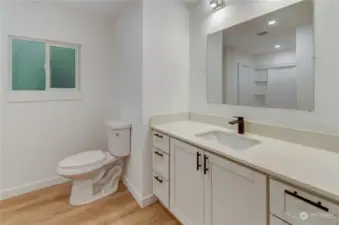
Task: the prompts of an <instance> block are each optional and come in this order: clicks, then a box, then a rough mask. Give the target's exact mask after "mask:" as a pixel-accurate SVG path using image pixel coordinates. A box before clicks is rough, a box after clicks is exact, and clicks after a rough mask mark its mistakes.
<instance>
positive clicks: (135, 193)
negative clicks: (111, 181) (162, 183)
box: [122, 176, 158, 208]
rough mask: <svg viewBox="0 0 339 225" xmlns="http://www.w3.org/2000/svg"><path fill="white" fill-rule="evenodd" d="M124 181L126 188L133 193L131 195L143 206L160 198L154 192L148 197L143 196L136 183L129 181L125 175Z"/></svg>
mask: <svg viewBox="0 0 339 225" xmlns="http://www.w3.org/2000/svg"><path fill="white" fill-rule="evenodd" d="M122 182H123V183H124V184H125V186H126V188H127V189H128V191H129V192H130V193H131V195H132V196H133V198H134V199H135V200H136V201H137V203H138V204H139V205H140V207H141V208H144V207H146V206H149V205H151V204H153V203H154V202H156V201H157V200H158V198H157V197H156V196H155V195H154V194H150V195H148V196H146V197H141V195H140V193H139V192H138V191H137V190H136V188H135V187H134V185H133V184H132V183H131V182H130V181H129V179H128V178H127V177H125V176H124V177H123V178H122Z"/></svg>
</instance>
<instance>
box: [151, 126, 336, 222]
mask: <svg viewBox="0 0 339 225" xmlns="http://www.w3.org/2000/svg"><path fill="white" fill-rule="evenodd" d="M152 129H153V191H154V194H155V195H156V196H157V197H158V199H159V200H160V202H162V204H163V205H164V206H165V207H166V208H167V209H168V210H169V211H170V212H172V213H173V215H175V216H176V217H177V219H179V220H180V222H181V223H182V224H191V225H224V224H231V225H237V224H241V225H266V224H270V225H289V224H292V225H297V224H298V225H299V224H302V225H303V224H310V225H339V222H338V215H339V155H338V154H336V153H332V152H328V151H323V150H318V149H315V148H311V147H306V146H302V145H297V144H292V143H288V142H284V141H280V140H275V139H271V138H266V137H261V136H257V135H252V134H245V135H238V134H236V133H235V132H234V131H233V130H229V129H226V128H222V127H217V126H213V125H209V124H203V123H198V122H193V121H182V122H174V123H167V124H159V125H152Z"/></svg>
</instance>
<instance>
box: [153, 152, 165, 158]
mask: <svg viewBox="0 0 339 225" xmlns="http://www.w3.org/2000/svg"><path fill="white" fill-rule="evenodd" d="M154 153H155V154H157V155H158V156H160V157H163V156H164V154H162V153H160V152H158V151H155V152H154Z"/></svg>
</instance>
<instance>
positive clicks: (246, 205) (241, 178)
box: [203, 153, 267, 225]
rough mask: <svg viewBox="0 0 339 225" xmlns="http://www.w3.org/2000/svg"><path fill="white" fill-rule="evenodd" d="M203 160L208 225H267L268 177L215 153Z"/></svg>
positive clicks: (205, 154)
mask: <svg viewBox="0 0 339 225" xmlns="http://www.w3.org/2000/svg"><path fill="white" fill-rule="evenodd" d="M203 158H204V161H205V162H206V164H207V166H206V167H207V168H204V171H206V172H205V173H206V175H205V176H204V179H205V225H225V224H231V225H265V224H266V221H267V207H266V183H267V180H266V176H265V175H263V174H260V173H258V172H255V171H253V170H251V169H249V168H247V167H244V166H241V165H239V164H236V163H234V162H231V161H229V160H225V159H223V158H221V157H218V156H216V155H213V154H209V153H204V156H203ZM204 165H205V163H204ZM204 167H205V166H204Z"/></svg>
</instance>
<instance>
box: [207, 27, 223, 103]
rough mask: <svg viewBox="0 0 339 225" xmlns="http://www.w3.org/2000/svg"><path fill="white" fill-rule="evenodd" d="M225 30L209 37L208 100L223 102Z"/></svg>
mask: <svg viewBox="0 0 339 225" xmlns="http://www.w3.org/2000/svg"><path fill="white" fill-rule="evenodd" d="M223 52H224V51H223V32H217V33H214V34H211V35H209V36H208V39H207V74H208V75H207V101H208V102H209V103H214V104H222V103H223V83H224V74H223V68H224V66H223V64H224V62H223Z"/></svg>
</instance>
